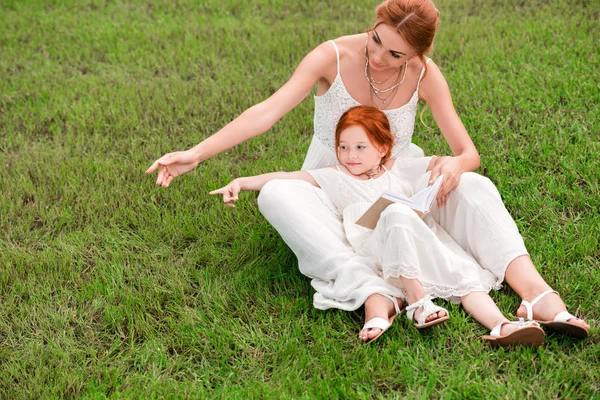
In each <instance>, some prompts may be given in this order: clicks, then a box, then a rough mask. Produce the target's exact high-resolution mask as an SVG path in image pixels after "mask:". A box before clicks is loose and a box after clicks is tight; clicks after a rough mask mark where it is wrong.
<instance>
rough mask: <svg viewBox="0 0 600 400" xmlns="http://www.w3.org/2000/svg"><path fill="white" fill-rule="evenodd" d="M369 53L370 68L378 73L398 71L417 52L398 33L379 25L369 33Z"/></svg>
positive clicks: (393, 29)
mask: <svg viewBox="0 0 600 400" xmlns="http://www.w3.org/2000/svg"><path fill="white" fill-rule="evenodd" d="M367 53H368V55H369V68H370V69H371V71H377V72H380V71H386V70H397V69H398V68H400V67H401V66H402V65H404V63H405V62H406V60H408V59H409V58H411V57H413V56H414V55H416V52H415V50H414V49H413V48H412V47H411V46H410V45H409V44H408V43H407V42H406V40H404V38H403V37H402V36H400V34H399V33H398V31H397V30H396V29H395V28H393V27H391V26H389V25H386V24H379V25H377V27H376V28H375V29H373V30H372V31H370V32H369V39H368V41H367Z"/></svg>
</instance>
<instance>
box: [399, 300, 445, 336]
mask: <svg viewBox="0 0 600 400" xmlns="http://www.w3.org/2000/svg"><path fill="white" fill-rule="evenodd" d="M417 311H418V313H417ZM406 316H407V318H408V319H409V320H414V321H416V323H415V326H416V327H417V328H419V329H421V328H428V327H430V326H432V325H436V324H439V323H441V322H444V321H446V320H447V319H448V310H446V309H445V308H442V307H440V306H436V305H435V304H433V302H432V301H431V296H429V295H426V296H424V297H423V298H421V299H420V300H418V301H416V302H414V303H411V304H410V305H409V306H408V307H406Z"/></svg>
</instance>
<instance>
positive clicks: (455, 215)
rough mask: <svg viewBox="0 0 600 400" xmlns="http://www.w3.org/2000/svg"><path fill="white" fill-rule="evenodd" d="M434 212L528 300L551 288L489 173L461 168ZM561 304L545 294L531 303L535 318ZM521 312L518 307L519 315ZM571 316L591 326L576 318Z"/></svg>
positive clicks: (559, 308)
mask: <svg viewBox="0 0 600 400" xmlns="http://www.w3.org/2000/svg"><path fill="white" fill-rule="evenodd" d="M432 214H433V216H434V218H435V219H436V221H438V223H439V224H440V225H441V226H442V227H443V228H444V229H446V231H447V232H448V233H449V234H450V235H451V236H452V238H453V239H454V240H455V241H456V242H457V243H459V244H460V245H461V246H462V247H463V248H464V249H466V250H467V251H469V252H470V253H471V254H473V256H474V257H475V258H476V259H477V260H478V261H479V263H480V264H481V266H482V267H483V268H485V269H487V270H489V271H491V272H492V273H494V274H495V275H496V276H498V277H499V278H504V280H505V281H506V283H508V284H509V285H510V287H512V288H513V290H514V291H515V292H516V293H517V294H518V295H519V296H520V297H521V298H522V299H523V300H527V301H531V300H532V299H533V298H535V297H536V296H538V295H539V294H540V293H542V292H544V291H546V290H548V289H549V288H550V286H549V285H548V284H547V283H546V282H545V281H544V279H543V278H542V277H541V275H540V274H539V273H538V271H537V270H536V268H535V266H534V265H533V263H532V262H531V259H530V258H529V255H528V253H527V249H526V248H525V245H524V243H523V239H522V238H521V235H520V233H519V230H518V228H517V226H516V224H515V223H514V221H513V219H512V217H511V216H510V214H509V213H508V211H507V210H506V207H505V206H504V203H503V202H502V199H501V197H500V194H499V193H498V190H497V189H496V187H495V186H494V184H493V183H492V182H491V181H490V180H489V179H488V178H486V177H483V176H481V175H479V174H476V173H473V172H468V173H464V174H463V175H462V176H461V179H460V183H459V185H458V187H457V188H456V189H455V190H454V191H453V192H452V193H451V194H450V197H449V198H448V202H447V203H446V206H445V207H442V208H441V209H439V208H437V207H435V208H434V210H433V211H432ZM565 310H566V307H565V305H564V303H563V302H562V300H561V299H560V297H559V296H558V295H556V294H549V295H547V296H546V297H544V298H543V299H542V300H541V301H540V303H538V306H537V307H535V309H534V318H535V319H539V320H551V319H553V318H554V316H556V315H557V314H558V313H559V312H561V311H565ZM524 314H525V309H524V307H521V308H520V309H519V311H518V312H517V315H519V316H524ZM569 322H570V323H576V324H579V325H581V326H584V327H587V328H589V326H588V325H587V324H586V323H585V322H583V321H580V320H569ZM587 328H586V329H587Z"/></svg>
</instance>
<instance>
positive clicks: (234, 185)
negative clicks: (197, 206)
mask: <svg viewBox="0 0 600 400" xmlns="http://www.w3.org/2000/svg"><path fill="white" fill-rule="evenodd" d="M273 179H300V180H303V181H306V182H308V183H310V184H311V185H313V186H316V187H319V184H318V183H317V181H315V179H314V178H313V177H312V175H311V174H309V173H308V172H306V171H295V172H271V173H269V174H262V175H255V176H246V177H243V178H236V179H234V180H232V181H231V182H229V183H228V184H227V185H225V186H223V187H222V188H220V189H217V190H213V191H212V192H209V194H222V195H223V202H224V203H225V204H226V205H227V206H229V207H235V205H234V204H233V203H234V202H236V201H237V200H238V194H239V193H240V192H241V191H242V190H260V189H262V187H263V186H264V185H265V184H266V183H267V182H269V181H272V180H273Z"/></svg>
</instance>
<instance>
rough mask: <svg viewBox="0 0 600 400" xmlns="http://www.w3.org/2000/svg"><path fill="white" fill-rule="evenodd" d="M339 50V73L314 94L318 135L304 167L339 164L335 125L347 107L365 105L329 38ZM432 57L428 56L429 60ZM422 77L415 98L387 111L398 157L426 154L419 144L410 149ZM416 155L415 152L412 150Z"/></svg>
mask: <svg viewBox="0 0 600 400" xmlns="http://www.w3.org/2000/svg"><path fill="white" fill-rule="evenodd" d="M329 42H330V43H331V44H332V45H333V47H334V49H335V53H336V57H337V74H336V76H335V79H334V81H333V83H332V84H331V86H330V87H329V89H328V90H327V92H325V94H323V95H321V96H314V99H315V115H314V136H313V139H312V142H311V144H310V147H309V148H308V153H307V154H306V158H305V160H304V165H303V166H302V169H305V170H306V169H317V168H322V167H325V166H329V165H333V164H335V163H336V161H337V160H336V157H335V149H334V147H335V127H336V125H337V123H338V121H339V120H340V117H341V116H342V114H343V113H344V112H346V110H348V109H349V108H351V107H354V106H359V105H361V104H360V103H359V102H358V101H356V100H355V99H354V98H353V97H352V96H351V95H350V93H348V90H346V87H345V86H344V82H343V81H342V76H341V75H340V53H339V50H338V48H337V45H336V44H335V42H334V41H333V40H330V41H329ZM429 60H430V59H427V62H429ZM424 71H425V68H423V70H422V71H421V76H420V77H419V83H418V84H417V89H416V90H415V92H414V93H413V95H412V97H411V98H410V100H409V101H408V103H406V104H405V105H403V106H402V107H400V108H394V109H391V110H383V112H384V113H385V115H386V116H387V117H388V119H389V121H390V127H391V129H392V133H394V135H395V137H396V143H395V144H394V149H393V150H392V156H393V157H395V158H398V157H406V156H412V157H418V156H423V152H422V151H421V150H420V149H419V148H418V147H416V146H414V145H413V146H414V147H415V148H416V149H409V146H410V144H411V143H410V141H411V138H412V135H413V132H414V128H415V116H416V114H417V102H418V101H419V85H420V83H421V79H422V77H423V72H424ZM410 150H413V151H412V154H411V151H410Z"/></svg>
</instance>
